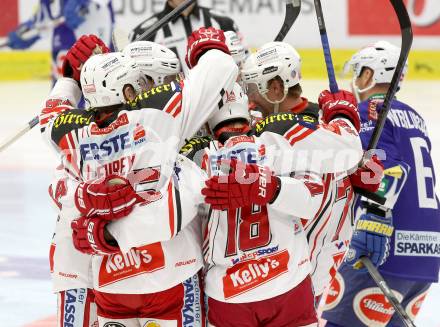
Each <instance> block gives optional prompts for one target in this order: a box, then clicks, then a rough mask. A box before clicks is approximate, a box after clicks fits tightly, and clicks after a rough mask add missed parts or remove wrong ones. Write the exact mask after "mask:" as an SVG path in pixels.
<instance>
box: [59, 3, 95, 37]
mask: <svg viewBox="0 0 440 327" xmlns="http://www.w3.org/2000/svg"><path fill="white" fill-rule="evenodd" d="M89 4H90V0H68V1H67V3H66V4H65V5H64V11H63V14H64V18H65V19H66V20H65V24H66V25H67V26H68V27H69V28H71V29H72V30H74V29H76V28H77V27H78V26H80V25H81V24H82V23H84V21H85V20H86V19H85V17H84V14H85V13H87V8H88V6H89Z"/></svg>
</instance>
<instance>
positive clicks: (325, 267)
mask: <svg viewBox="0 0 440 327" xmlns="http://www.w3.org/2000/svg"><path fill="white" fill-rule="evenodd" d="M323 180H324V196H323V200H322V203H321V206H320V208H319V210H318V212H317V214H316V215H315V217H314V218H313V219H311V220H304V221H303V226H304V231H305V233H306V235H307V240H308V243H309V248H310V262H311V264H312V273H311V276H312V282H313V288H314V291H315V295H316V296H319V295H321V294H322V293H323V292H324V290H325V288H326V286H327V285H329V283H330V281H331V279H332V278H333V277H334V275H335V274H336V271H337V269H338V267H339V266H340V264H341V263H342V260H343V258H344V255H345V253H346V251H347V250H348V245H349V243H350V239H351V236H352V234H353V227H352V225H353V221H352V219H353V212H352V204H353V200H354V193H353V188H352V186H351V183H350V178H349V177H348V175H347V174H346V173H341V174H326V175H324V176H323Z"/></svg>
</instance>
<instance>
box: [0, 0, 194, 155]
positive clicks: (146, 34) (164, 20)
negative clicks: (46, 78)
mask: <svg viewBox="0 0 440 327" xmlns="http://www.w3.org/2000/svg"><path fill="white" fill-rule="evenodd" d="M195 1H196V0H187V1H185V2H183V3H182V4H180V5H179V6H177V7H176V8H174V9H173V10H172V11H171V12H170V13H169V14H167V15H166V16H164V17H163V18H162V19H160V20H159V21H157V22H156V23H155V24H153V25H151V27H150V28H148V29H147V30H146V31H145V32H144V33H142V35H140V36H139V37H138V38H137V39H136V41H139V40H143V39H148V38H150V37H151V36H152V35H153V34H154V33H156V32H157V31H158V30H159V29H160V28H162V26H164V25H165V24H167V23H168V22H169V21H171V20H172V19H174V18H175V17H177V16H179V15H180V14H181V13H182V12H183V11H184V10H185V9H186V8H188V7H189V6H190V5H192V4H193V3H194V2H195ZM37 124H38V116H35V117H34V118H33V119H32V120H31V121H29V122H28V123H27V124H26V125H25V126H24V127H22V128H20V129H19V130H17V132H15V134H14V135H12V136H11V137H9V138H8V139H6V140H5V141H3V142H2V143H0V152H1V151H3V150H4V149H6V148H7V147H8V146H9V145H11V144H12V143H14V142H15V141H16V140H18V139H19V138H20V137H21V136H23V135H24V134H26V132H28V131H30V130H31V129H32V128H33V127H34V126H35V125H37Z"/></svg>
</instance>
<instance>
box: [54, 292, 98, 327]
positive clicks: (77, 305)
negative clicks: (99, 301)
mask: <svg viewBox="0 0 440 327" xmlns="http://www.w3.org/2000/svg"><path fill="white" fill-rule="evenodd" d="M57 316H58V317H57V318H58V319H57V327H98V317H97V314H96V304H95V297H94V295H93V291H92V290H91V289H89V288H75V289H71V290H67V291H61V292H58V312H57Z"/></svg>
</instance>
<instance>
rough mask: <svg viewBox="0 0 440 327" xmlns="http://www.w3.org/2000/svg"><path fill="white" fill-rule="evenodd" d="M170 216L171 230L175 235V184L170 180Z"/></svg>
mask: <svg viewBox="0 0 440 327" xmlns="http://www.w3.org/2000/svg"><path fill="white" fill-rule="evenodd" d="M168 212H169V214H168V218H169V222H170V232H171V235H174V203H173V185H172V183H171V182H170V183H169V184H168Z"/></svg>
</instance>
